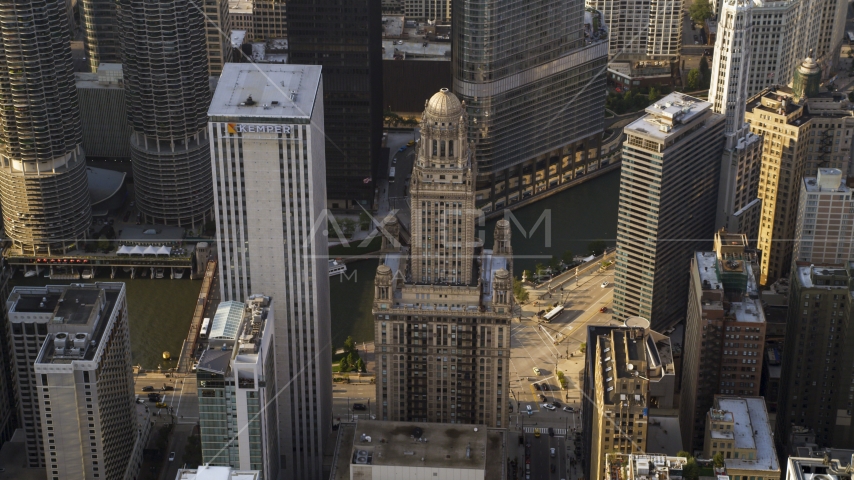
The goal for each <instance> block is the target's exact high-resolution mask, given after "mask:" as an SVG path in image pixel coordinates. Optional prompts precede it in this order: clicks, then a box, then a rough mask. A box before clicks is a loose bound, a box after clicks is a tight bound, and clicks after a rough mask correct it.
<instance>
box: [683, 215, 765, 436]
mask: <svg viewBox="0 0 854 480" xmlns="http://www.w3.org/2000/svg"><path fill="white" fill-rule="evenodd" d="M746 247H747V237H746V236H745V235H743V234H736V233H727V232H725V231H723V232H718V233H716V234H715V250H714V251H712V252H695V254H694V257H693V258H692V259H691V286H690V288H689V293H688V295H689V297H688V316H687V319H686V322H685V342H684V343H683V345H684V348H683V350H682V351H683V352H684V353H683V357H682V358H683V360H682V371H681V372H680V373H681V375H682V393H681V396H680V401H681V405H680V413H679V416H680V420H681V421H680V427H681V430H682V445H683V446H684V449H685V450H687V451H689V452H693V451H696V450H699V449H700V448H702V445H703V438H704V429H705V419H706V414H707V413H708V411H709V409H710V408H712V406H713V397H714V396H715V395H717V394H731V395H749V396H757V395H759V383H760V377H761V374H762V363H763V352H764V351H765V314H764V312H763V309H762V302H761V301H760V300H759V287H758V285H757V283H756V278H755V276H754V273H753V269H752V265H751V261H752V258H751V256H750V254H749V253H748V252H746V251H745V248H746Z"/></svg>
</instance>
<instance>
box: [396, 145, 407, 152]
mask: <svg viewBox="0 0 854 480" xmlns="http://www.w3.org/2000/svg"><path fill="white" fill-rule="evenodd" d="M404 150H406V145H404V146H402V147H400V148H399V149H398V150H397V151H398V152H402V151H404Z"/></svg>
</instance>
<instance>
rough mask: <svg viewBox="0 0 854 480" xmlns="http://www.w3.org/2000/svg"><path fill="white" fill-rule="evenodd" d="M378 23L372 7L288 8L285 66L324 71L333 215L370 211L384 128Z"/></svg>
mask: <svg viewBox="0 0 854 480" xmlns="http://www.w3.org/2000/svg"><path fill="white" fill-rule="evenodd" d="M265 1H267V2H269V1H270V0H265ZM381 22H382V17H381V12H380V2H379V1H376V0H343V1H340V0H289V1H288V2H287V35H288V62H290V63H292V64H297V65H320V66H322V67H323V95H324V97H323V114H324V116H325V122H326V125H325V127H324V128H325V134H326V194H327V206H328V207H329V208H331V209H336V210H337V209H348V210H359V211H361V209H362V208H365V209H371V208H373V205H374V189H375V188H376V186H377V184H376V179H375V178H374V173H375V170H376V165H377V162H379V161H380V147H381V143H382V127H383V125H382V123H383V100H382V96H383V92H382V81H383V75H382V23H381ZM259 35H261V33H260V32H259V26H258V22H257V21H256V26H255V36H256V37H257V36H259Z"/></svg>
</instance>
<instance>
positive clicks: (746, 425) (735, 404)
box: [718, 397, 780, 470]
mask: <svg viewBox="0 0 854 480" xmlns="http://www.w3.org/2000/svg"><path fill="white" fill-rule="evenodd" d="M718 407H719V408H720V409H721V410H726V411H727V412H731V413H732V416H733V422H734V423H733V427H732V428H733V434H734V436H735V446H736V448H744V449H755V450H756V458H755V459H753V460H748V459H743V458H738V459H734V458H727V459H726V465H727V467H728V468H734V469H748V470H749V469H752V470H779V469H780V464H779V462H778V461H777V452H776V451H775V450H774V440H773V436H772V434H771V425H770V424H769V423H768V412H767V410H765V399H764V398H762V397H747V398H738V397H725V398H719V399H718Z"/></svg>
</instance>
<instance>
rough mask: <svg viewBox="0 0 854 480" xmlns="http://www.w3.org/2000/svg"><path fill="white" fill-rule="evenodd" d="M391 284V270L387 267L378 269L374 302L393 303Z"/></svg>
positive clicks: (381, 266)
mask: <svg viewBox="0 0 854 480" xmlns="http://www.w3.org/2000/svg"><path fill="white" fill-rule="evenodd" d="M391 282H392V271H391V268H389V267H388V266H387V265H380V266H379V267H377V276H376V277H375V278H374V302H379V303H382V302H390V301H391V298H392V293H391ZM386 308H388V307H386Z"/></svg>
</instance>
